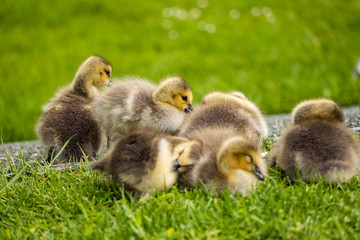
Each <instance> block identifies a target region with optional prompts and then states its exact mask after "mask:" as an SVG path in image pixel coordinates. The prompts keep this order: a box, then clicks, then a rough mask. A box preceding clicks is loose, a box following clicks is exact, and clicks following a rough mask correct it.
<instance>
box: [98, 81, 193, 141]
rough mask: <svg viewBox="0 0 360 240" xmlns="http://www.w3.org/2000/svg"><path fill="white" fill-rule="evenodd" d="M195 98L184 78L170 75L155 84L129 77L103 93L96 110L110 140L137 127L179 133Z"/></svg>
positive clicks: (138, 128) (137, 128)
mask: <svg viewBox="0 0 360 240" xmlns="http://www.w3.org/2000/svg"><path fill="white" fill-rule="evenodd" d="M192 100H193V93H192V90H191V88H190V86H189V84H188V83H187V81H186V80H185V79H183V78H180V77H168V78H166V79H165V80H164V81H162V82H161V83H160V84H159V86H155V85H153V84H152V83H150V82H149V81H147V80H145V79H142V78H139V77H134V78H131V77H125V78H124V79H120V80H119V81H117V82H115V83H114V84H112V86H111V88H109V89H107V90H106V91H104V92H103V93H102V94H101V95H100V97H99V98H98V99H97V100H96V101H95V102H94V104H93V107H92V111H93V113H94V115H95V116H96V117H97V119H98V120H99V122H101V123H102V124H103V127H104V129H105V130H106V135H107V136H108V143H110V142H113V141H115V140H116V139H117V138H119V137H121V136H124V135H126V134H127V133H130V132H132V131H135V130H151V131H156V132H161V133H167V134H175V133H177V132H178V130H179V129H180V127H181V126H182V124H183V122H184V120H185V118H186V114H187V113H190V112H191V111H192V105H191V103H192Z"/></svg>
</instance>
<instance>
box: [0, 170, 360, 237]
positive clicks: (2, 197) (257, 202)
mask: <svg viewBox="0 0 360 240" xmlns="http://www.w3.org/2000/svg"><path fill="white" fill-rule="evenodd" d="M19 169H20V168H19ZM0 172H1V173H0V186H3V187H2V188H1V190H0V239H305V238H309V239H358V238H359V237H360V202H359V201H358V199H359V197H360V196H359V195H360V194H359V190H358V189H359V187H360V186H359V182H360V176H359V175H358V176H356V177H355V178H354V179H352V181H350V182H349V183H347V184H339V185H328V184H325V183H324V182H320V183H314V184H305V183H303V182H299V183H294V182H291V181H289V180H288V178H286V177H285V176H284V175H282V174H281V173H280V172H278V171H277V170H273V171H270V176H269V177H268V178H266V181H265V182H264V183H263V184H262V185H260V186H259V187H258V188H257V189H256V190H255V191H253V192H252V194H250V195H249V196H248V197H241V196H237V195H233V194H230V193H224V194H223V195H215V194H210V193H206V192H203V191H200V190H197V189H194V190H188V191H182V190H178V189H177V188H176V187H175V188H173V189H171V190H170V191H169V192H163V193H157V194H155V196H153V197H152V198H150V199H149V200H148V201H139V200H137V199H134V198H132V197H131V196H128V195H127V194H126V193H125V192H124V191H123V190H122V189H117V188H116V187H114V186H112V185H110V186H108V185H106V184H105V182H106V181H105V179H104V177H103V176H102V175H101V174H99V173H95V172H92V171H90V170H89V169H88V168H87V167H86V166H83V167H81V168H78V169H76V170H75V171H73V172H71V171H63V172H60V171H56V170H51V169H50V168H49V167H47V166H45V167H41V166H40V167H39V168H38V169H35V168H33V167H29V166H27V167H25V170H24V171H22V172H20V170H17V171H16V170H15V173H14V174H10V172H8V171H5V169H4V168H3V167H2V168H1V169H0Z"/></svg>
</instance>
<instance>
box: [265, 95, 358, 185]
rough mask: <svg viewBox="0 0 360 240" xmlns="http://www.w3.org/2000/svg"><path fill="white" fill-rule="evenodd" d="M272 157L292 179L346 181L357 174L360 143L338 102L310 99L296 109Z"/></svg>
mask: <svg viewBox="0 0 360 240" xmlns="http://www.w3.org/2000/svg"><path fill="white" fill-rule="evenodd" d="M269 158H270V161H272V162H273V165H275V164H277V165H278V167H279V168H280V169H282V170H284V171H285V173H286V174H287V175H288V176H289V177H290V178H291V179H293V180H297V179H298V178H301V179H302V180H304V181H318V180H319V178H321V179H323V180H324V181H326V182H332V183H336V182H347V181H349V180H350V179H351V178H352V177H353V176H354V175H356V174H357V173H358V168H359V166H360V144H359V139H358V137H356V135H355V134H354V133H352V132H351V131H350V130H349V129H347V128H346V126H345V125H344V124H343V114H342V112H341V110H340V108H339V107H338V106H337V104H336V103H335V102H333V101H331V100H327V99H320V100H310V101H304V102H302V103H300V104H299V105H297V106H296V107H295V108H294V110H293V112H292V124H291V125H290V126H289V127H288V128H287V129H286V130H285V132H284V133H283V135H282V137H281V138H280V139H279V140H278V141H277V142H276V143H275V145H274V147H273V149H272V150H271V152H270V155H269ZM274 163H275V164H274Z"/></svg>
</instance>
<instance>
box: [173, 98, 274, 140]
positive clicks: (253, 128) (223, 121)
mask: <svg viewBox="0 0 360 240" xmlns="http://www.w3.org/2000/svg"><path fill="white" fill-rule="evenodd" d="M209 116H211V117H209ZM207 126H210V127H224V128H226V127H233V128H235V129H236V132H238V133H239V134H245V135H247V136H252V137H253V138H255V139H257V140H258V141H259V144H261V140H262V138H263V137H264V136H266V135H267V133H268V127H267V124H266V121H265V119H264V117H263V115H262V114H261V112H260V110H259V109H258V107H257V106H256V105H255V104H254V103H252V102H251V101H249V100H248V99H247V98H246V97H245V95H244V94H242V93H241V92H230V93H222V92H212V93H209V94H207V95H206V96H205V97H204V98H203V100H202V102H201V104H200V106H199V109H198V110H197V111H196V114H192V115H191V116H190V117H189V118H188V121H186V123H185V124H184V127H183V128H182V129H181V131H180V135H183V136H188V135H189V134H191V132H192V131H193V130H196V129H204V128H206V127H207Z"/></svg>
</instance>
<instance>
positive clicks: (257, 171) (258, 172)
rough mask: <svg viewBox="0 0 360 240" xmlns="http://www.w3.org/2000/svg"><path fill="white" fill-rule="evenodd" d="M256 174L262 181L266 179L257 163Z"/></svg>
mask: <svg viewBox="0 0 360 240" xmlns="http://www.w3.org/2000/svg"><path fill="white" fill-rule="evenodd" d="M255 174H256V176H257V177H258V178H259V179H260V180H261V181H264V175H263V174H262V173H261V171H260V169H259V167H258V166H257V165H255Z"/></svg>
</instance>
